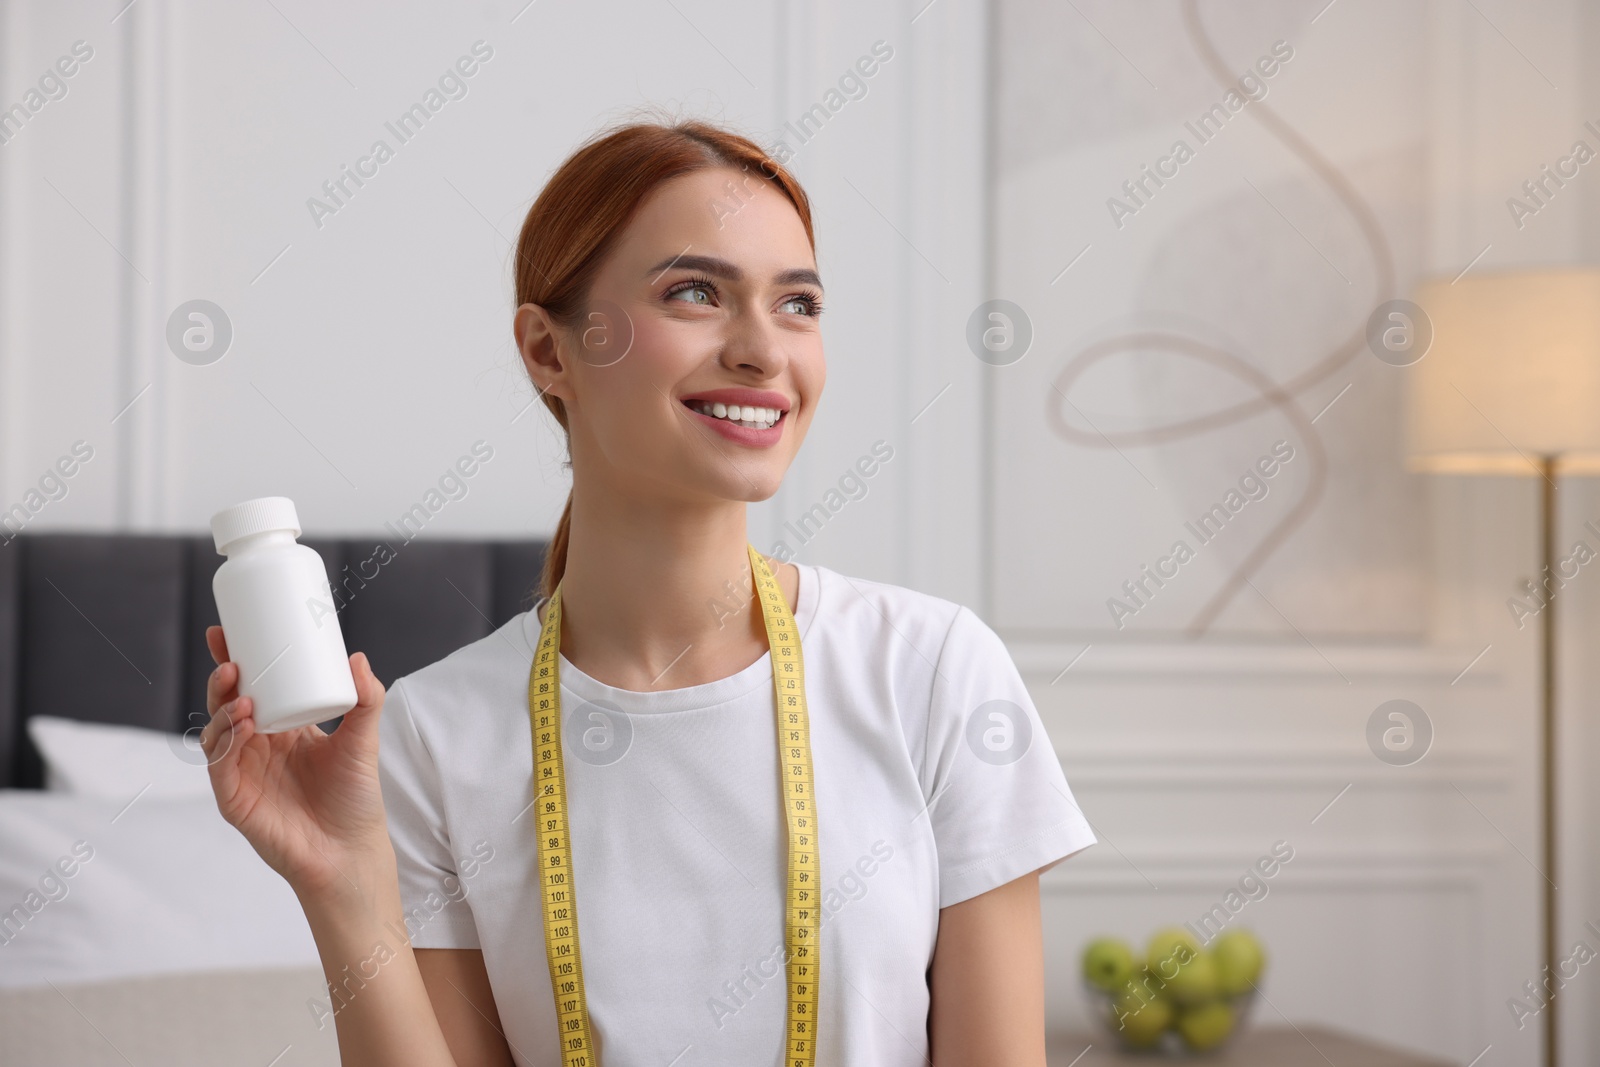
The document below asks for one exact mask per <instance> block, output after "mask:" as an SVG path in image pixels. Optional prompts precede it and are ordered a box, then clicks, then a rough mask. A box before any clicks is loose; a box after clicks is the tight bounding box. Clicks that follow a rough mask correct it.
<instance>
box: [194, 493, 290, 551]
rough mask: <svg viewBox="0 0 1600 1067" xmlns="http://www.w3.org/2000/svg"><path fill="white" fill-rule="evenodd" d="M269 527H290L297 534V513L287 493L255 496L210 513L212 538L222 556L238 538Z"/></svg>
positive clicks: (286, 528) (285, 528)
mask: <svg viewBox="0 0 1600 1067" xmlns="http://www.w3.org/2000/svg"><path fill="white" fill-rule="evenodd" d="M272 530H289V531H290V532H292V533H293V534H294V535H295V536H296V537H299V536H300V516H299V515H298V514H297V513H296V512H295V510H294V501H293V500H290V499H289V498H288V497H286V496H263V497H257V498H256V499H254V500H246V501H245V502H244V503H243V504H235V505H234V506H233V507H231V508H223V509H222V510H221V511H219V512H217V513H216V514H215V515H213V516H211V539H212V540H213V541H215V542H216V544H217V551H218V552H220V553H221V554H222V555H224V556H225V555H227V554H228V548H229V546H231V545H232V544H233V543H234V542H235V541H237V540H239V538H241V537H249V536H250V535H251V534H259V533H267V532H269V531H272Z"/></svg>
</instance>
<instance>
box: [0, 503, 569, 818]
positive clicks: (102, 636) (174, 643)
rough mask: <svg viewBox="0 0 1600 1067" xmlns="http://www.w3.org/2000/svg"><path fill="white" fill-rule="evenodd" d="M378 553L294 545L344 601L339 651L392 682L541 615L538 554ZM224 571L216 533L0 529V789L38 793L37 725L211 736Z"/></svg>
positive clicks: (523, 547) (517, 547)
mask: <svg viewBox="0 0 1600 1067" xmlns="http://www.w3.org/2000/svg"><path fill="white" fill-rule="evenodd" d="M380 540H381V539H379V538H349V539H341V540H319V539H317V538H309V537H308V538H302V539H301V542H302V543H303V544H306V545H309V546H311V547H312V548H315V549H316V550H317V551H318V552H319V553H320V554H321V555H322V560H323V563H324V565H325V566H326V567H327V570H328V579H329V581H330V583H331V584H332V585H333V586H334V588H335V590H336V593H337V594H338V595H339V598H341V599H344V601H345V602H344V605H343V607H342V609H341V610H340V612H339V625H340V627H341V628H342V630H343V631H344V637H345V645H346V647H347V648H348V649H349V650H350V651H351V652H358V651H360V652H365V653H366V654H367V658H368V659H369V660H371V662H372V667H373V670H374V671H375V672H376V674H377V675H378V678H379V680H380V681H382V682H383V683H384V684H385V685H388V684H390V683H391V682H393V681H394V679H396V678H398V677H400V676H402V675H405V674H408V673H410V672H411V671H414V670H416V669H418V668H419V667H424V666H426V665H428V664H429V663H432V662H433V661H434V660H436V659H440V658H441V657H443V656H446V655H448V654H449V653H451V652H453V651H454V650H455V649H457V648H460V647H461V646H462V645H465V644H467V643H469V642H471V641H475V640H477V639H478V638H480V637H483V636H485V635H487V634H488V633H489V632H490V631H491V630H492V629H493V628H495V627H498V626H499V625H501V624H502V623H504V622H505V621H506V620H508V619H510V618H511V617H512V616H513V615H516V614H517V613H518V612H521V611H526V610H527V609H528V608H529V607H531V606H532V605H533V601H534V596H535V586H536V585H537V583H538V580H539V570H540V568H541V567H542V566H543V565H544V553H545V546H546V542H545V541H459V540H457V541H446V540H431V541H423V540H416V541H411V542H400V543H396V542H394V541H388V540H385V541H383V543H384V544H385V546H386V547H387V548H388V550H389V551H388V552H384V553H376V552H375V550H376V548H377V545H378V543H379V541H380ZM384 560H387V562H383V561H384ZM222 561H223V557H221V556H219V555H217V551H216V548H215V546H214V545H213V544H212V542H211V538H210V536H209V535H201V536H144V535H136V534H65V533H63V534H32V535H30V534H23V535H21V536H18V537H15V538H13V539H12V540H10V541H6V540H5V539H4V536H3V532H0V787H11V788H22V789H38V788H41V787H42V785H43V781H44V769H43V766H42V764H41V763H40V760H39V755H38V753H37V752H36V751H35V750H34V748H33V744H32V742H31V741H29V740H28V737H27V733H26V731H25V730H24V728H23V722H24V718H25V717H26V716H28V715H41V714H42V715H58V716H62V717H64V718H71V719H85V720H89V721H93V722H109V723H123V724H128V725H134V726H146V727H152V728H155V729H160V730H170V731H172V732H174V733H177V732H181V731H183V730H185V729H187V728H189V727H194V726H200V725H203V724H204V723H205V721H206V705H205V685H206V677H207V676H208V675H209V674H210V673H211V670H212V668H213V667H214V666H215V665H214V664H213V663H212V661H211V654H210V652H208V651H207V650H206V643H205V628H206V627H207V626H212V625H215V624H216V623H217V621H218V620H217V606H216V602H215V601H214V600H213V599H212V594H211V577H212V575H213V574H214V573H215V572H216V569H217V567H218V566H220V565H221V564H222ZM346 590H348V591H350V592H348V593H346V592H345V591H346ZM337 721H338V720H333V721H332V722H330V723H324V724H323V728H324V729H326V730H332V729H333V728H334V723H337Z"/></svg>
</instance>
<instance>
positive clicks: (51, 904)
mask: <svg viewBox="0 0 1600 1067" xmlns="http://www.w3.org/2000/svg"><path fill="white" fill-rule="evenodd" d="M377 540H378V539H376V538H367V539H363V538H345V539H321V540H319V539H316V538H303V539H302V541H303V543H305V544H308V545H310V546H311V547H313V548H315V549H317V551H318V552H319V553H320V554H321V555H322V558H323V562H324V565H325V567H326V568H327V570H328V574H329V581H330V583H331V584H332V585H333V587H334V588H335V589H336V590H339V591H340V594H339V596H338V598H337V599H339V600H340V601H341V609H340V613H339V619H340V624H341V626H342V628H343V630H344V634H345V638H346V644H347V646H348V647H349V649H350V650H351V651H356V650H361V651H364V652H366V653H367V655H368V657H369V658H370V660H371V661H372V665H373V668H374V670H375V671H376V673H377V675H378V677H379V679H380V680H382V681H383V682H384V683H385V684H388V683H390V682H392V681H393V680H394V679H395V678H397V677H399V676H401V675H404V674H406V673H409V672H410V671H413V670H415V669H417V668H419V667H422V666H424V665H425V664H427V663H430V662H432V661H433V660H435V659H438V658H439V657H441V656H443V655H445V654H447V653H449V652H450V651H451V650H453V649H455V648H458V647H460V646H461V645H463V644H466V643H467V642H469V641H473V640H476V639H478V638H479V637H482V636H485V635H486V634H488V633H489V632H490V631H491V630H492V629H493V628H494V627H496V626H498V625H500V624H501V623H503V622H505V621H506V620H507V619H509V618H511V617H512V616H513V615H516V614H517V613H518V612H521V611H524V610H527V608H528V607H530V606H531V604H532V600H533V590H534V587H535V584H536V582H537V579H538V574H539V570H540V568H541V566H542V565H543V561H544V554H545V547H546V546H545V542H543V541H538V540H519V541H465V540H438V539H435V540H414V541H410V542H406V541H399V540H397V539H385V544H386V545H387V546H388V547H389V549H390V553H384V554H382V555H384V556H386V557H388V556H390V554H391V553H392V558H387V560H386V562H384V563H383V564H382V565H381V567H379V566H376V565H374V564H373V563H372V560H373V559H374V548H375V546H376V544H377ZM221 562H222V557H220V556H218V555H217V554H216V551H215V549H214V547H213V545H212V543H211V539H210V537H209V536H181V535H158V536H149V535H133V534H38V535H22V536H18V537H14V538H12V539H11V540H9V541H7V540H5V532H3V531H0V1063H4V1064H7V1065H8V1067H10V1065H15V1067H27V1065H32V1064H40V1065H43V1064H52V1065H53V1064H74V1065H98V1064H119V1065H126V1064H129V1063H135V1064H144V1063H150V1064H156V1063H159V1064H162V1065H164V1067H185V1065H189V1064H197V1065H198V1064H206V1065H212V1064H220V1063H240V1064H259V1065H262V1067H267V1065H271V1067H295V1065H300V1067H307V1065H322V1064H337V1063H338V1062H339V1056H338V1046H337V1041H336V1038H335V1028H334V1025H333V1022H332V1019H331V1017H330V1015H329V1013H328V1011H327V1009H326V1006H325V1005H326V1002H327V998H326V992H327V991H326V987H325V985H324V983H323V977H322V969H321V966H320V964H319V962H318V959H317V955H316V946H315V943H314V942H313V941H312V939H311V935H310V931H309V929H307V927H306V923H305V919H304V916H303V914H302V913H301V911H300V908H299V904H298V901H297V900H296V899H295V897H294V894H293V892H292V891H291V890H290V889H289V887H288V885H287V883H285V882H284V881H283V880H282V879H281V878H280V877H279V876H278V875H277V874H276V873H275V872H273V871H272V870H271V869H270V868H268V867H267V866H266V864H264V863H262V862H261V860H260V858H259V857H257V856H256V854H255V852H254V851H253V850H252V849H251V848H250V846H249V845H248V843H246V842H245V841H244V839H243V838H242V837H241V836H240V835H239V834H238V832H237V831H235V830H234V829H233V828H232V827H231V826H229V825H228V824H227V823H226V822H224V821H223V819H222V817H221V815H219V814H218V813H217V810H216V805H215V802H214V801H213V800H212V799H211V793H210V784H209V779H208V778H207V776H206V774H205V768H204V758H203V756H201V755H200V754H199V752H198V750H197V748H196V747H195V745H194V743H193V737H192V731H194V730H195V729H197V728H198V727H199V726H201V725H203V724H204V722H205V721H206V718H207V716H206V712H205V682H206V677H207V675H208V674H209V673H210V670H211V668H212V663H211V658H210V654H209V653H208V652H207V650H206V646H205V640H204V632H205V627H206V626H208V625H211V624H214V623H215V622H216V621H217V618H216V606H215V604H214V602H213V600H212V597H211V577H212V574H213V573H214V572H215V570H216V568H217V566H218V565H219V564H220V563H221ZM337 722H338V720H333V721H331V722H328V723H324V724H322V728H323V729H324V730H333V729H335V728H336V726H337ZM186 732H187V733H186Z"/></svg>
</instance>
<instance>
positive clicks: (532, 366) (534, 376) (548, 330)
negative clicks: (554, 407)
mask: <svg viewBox="0 0 1600 1067" xmlns="http://www.w3.org/2000/svg"><path fill="white" fill-rule="evenodd" d="M511 332H512V334H513V336H515V338H516V341H517V351H518V353H519V354H520V355H521V356H522V365H523V367H525V368H526V369H527V371H528V377H529V379H531V380H532V381H533V384H534V388H536V389H538V390H539V391H540V392H541V393H549V394H551V395H552V396H556V397H559V398H560V399H561V400H563V401H567V400H570V399H571V395H572V393H571V388H570V385H569V378H570V375H571V363H570V362H569V360H568V349H567V342H566V339H565V338H566V333H565V331H564V330H562V329H561V326H560V324H559V323H557V322H556V321H555V319H553V318H551V317H550V313H549V312H548V311H546V310H545V309H544V308H543V307H541V306H539V305H538V304H523V305H522V306H521V307H519V308H517V313H516V317H515V318H513V319H512V324H511Z"/></svg>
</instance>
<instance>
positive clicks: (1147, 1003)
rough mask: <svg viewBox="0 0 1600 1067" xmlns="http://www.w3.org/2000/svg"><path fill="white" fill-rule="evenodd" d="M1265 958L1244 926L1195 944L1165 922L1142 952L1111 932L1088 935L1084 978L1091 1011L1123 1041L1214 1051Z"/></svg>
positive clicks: (1155, 1048) (1251, 999)
mask: <svg viewBox="0 0 1600 1067" xmlns="http://www.w3.org/2000/svg"><path fill="white" fill-rule="evenodd" d="M1266 959H1267V957H1266V952H1265V951H1264V950H1263V949H1262V947H1261V943H1260V942H1259V941H1257V940H1256V939H1255V936H1254V935H1253V934H1251V933H1250V931H1248V930H1244V929H1235V930H1227V931H1224V932H1223V933H1221V934H1218V935H1217V936H1216V937H1215V938H1213V939H1212V940H1211V941H1210V942H1209V943H1208V944H1205V945H1202V944H1201V943H1200V939H1199V938H1197V937H1195V936H1194V935H1193V934H1192V933H1190V932H1189V930H1188V929H1187V928H1185V927H1181V926H1171V927H1165V928H1163V929H1160V930H1157V931H1156V932H1155V934H1154V935H1153V936H1152V937H1151V938H1150V942H1149V945H1148V946H1147V947H1146V949H1145V952H1144V954H1143V955H1142V956H1141V955H1140V954H1139V953H1137V952H1136V951H1135V950H1134V948H1133V947H1132V946H1131V945H1129V944H1128V943H1127V942H1126V941H1122V940H1120V939H1118V938H1115V937H1100V938H1096V939H1095V940H1093V941H1091V942H1089V944H1088V945H1086V946H1084V950H1083V980H1084V986H1085V989H1086V990H1087V991H1088V994H1089V999H1090V1002H1091V1004H1092V1005H1093V1007H1094V1015H1095V1017H1096V1018H1098V1019H1099V1020H1100V1021H1101V1023H1102V1024H1104V1025H1105V1027H1106V1028H1107V1030H1108V1031H1109V1032H1110V1033H1111V1034H1112V1036H1113V1038H1114V1039H1115V1040H1116V1041H1117V1042H1118V1044H1120V1045H1121V1046H1122V1047H1123V1048H1124V1049H1128V1050H1130V1051H1138V1052H1148V1053H1152V1054H1161V1055H1168V1056H1187V1055H1192V1054H1195V1053H1204V1052H1214V1051H1216V1050H1217V1049H1220V1048H1222V1047H1223V1046H1224V1045H1226V1044H1227V1043H1228V1042H1229V1041H1230V1040H1232V1038H1233V1037H1234V1036H1235V1035H1236V1034H1238V1033H1239V1031H1240V1030H1242V1029H1243V1027H1244V1023H1245V1021H1246V1019H1247V1018H1248V1016H1249V1014H1250V1009H1251V1007H1252V1006H1253V1005H1254V1004H1255V999H1256V988H1257V984H1258V983H1259V982H1260V981H1261V975H1262V972H1263V971H1264V970H1265V969H1266Z"/></svg>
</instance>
